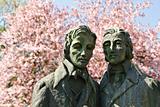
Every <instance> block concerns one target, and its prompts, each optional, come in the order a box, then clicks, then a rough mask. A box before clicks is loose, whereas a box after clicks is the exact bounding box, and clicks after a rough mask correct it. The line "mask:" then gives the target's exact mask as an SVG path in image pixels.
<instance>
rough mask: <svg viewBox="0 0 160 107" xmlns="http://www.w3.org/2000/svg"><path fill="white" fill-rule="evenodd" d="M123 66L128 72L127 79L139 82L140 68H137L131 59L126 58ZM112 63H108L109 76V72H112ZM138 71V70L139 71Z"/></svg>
mask: <svg viewBox="0 0 160 107" xmlns="http://www.w3.org/2000/svg"><path fill="white" fill-rule="evenodd" d="M121 66H122V67H123V69H124V72H125V73H126V79H128V80H131V81H132V82H133V83H137V82H138V77H139V73H138V72H139V70H138V69H137V67H136V66H134V64H132V63H131V61H130V60H125V61H124V62H123V63H122V64H121ZM112 67H113V66H112V65H111V64H109V65H108V73H107V74H108V76H109V72H112V71H111V69H112ZM137 71H138V72H137Z"/></svg>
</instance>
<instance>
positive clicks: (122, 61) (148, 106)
mask: <svg viewBox="0 0 160 107" xmlns="http://www.w3.org/2000/svg"><path fill="white" fill-rule="evenodd" d="M103 50H104V54H105V59H106V61H107V62H109V65H108V69H107V71H106V72H105V74H104V76H103V79H102V81H101V83H100V100H101V101H100V102H101V103H100V104H101V107H160V101H159V99H160V83H159V81H157V80H154V79H153V78H151V77H149V76H147V75H146V74H144V73H142V72H141V70H140V69H139V68H138V67H137V66H136V65H134V64H132V63H131V59H132V58H133V54H132V50H133V48H132V42H131V39H130V35H129V33H128V32H126V31H124V30H123V29H119V28H113V29H108V30H107V31H106V32H105V34H104V41H103Z"/></svg>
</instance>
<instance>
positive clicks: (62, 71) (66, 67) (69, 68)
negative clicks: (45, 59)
mask: <svg viewBox="0 0 160 107" xmlns="http://www.w3.org/2000/svg"><path fill="white" fill-rule="evenodd" d="M76 70H81V71H82V72H83V74H82V75H83V76H84V79H85V80H87V78H88V76H89V74H88V72H87V69H86V68H85V69H78V68H76V67H75V66H74V65H73V64H72V63H71V62H69V61H68V60H67V59H64V60H63V62H62V63H61V64H60V66H59V67H58V68H57V69H56V71H55V81H54V86H53V87H56V86H57V85H58V83H59V82H60V81H61V80H62V79H63V78H65V77H66V76H67V75H68V76H70V75H73V76H74V75H75V73H74V71H76Z"/></svg>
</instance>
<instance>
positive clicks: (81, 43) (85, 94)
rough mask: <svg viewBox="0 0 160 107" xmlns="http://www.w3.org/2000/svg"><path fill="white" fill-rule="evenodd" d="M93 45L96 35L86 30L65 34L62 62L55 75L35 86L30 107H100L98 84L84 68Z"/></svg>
mask: <svg viewBox="0 0 160 107" xmlns="http://www.w3.org/2000/svg"><path fill="white" fill-rule="evenodd" d="M95 41H96V35H95V34H94V33H93V32H91V31H90V29H89V28H88V27H87V26H79V27H78V28H75V29H73V30H71V31H70V32H69V33H68V34H66V38H65V49H64V60H63V62H62V63H61V64H60V65H59V67H58V68H57V69H56V71H55V72H53V73H51V74H49V75H47V76H46V77H44V78H42V79H41V80H39V81H38V82H37V83H36V85H35V87H34V91H33V96H32V107H99V105H98V96H97V92H98V84H97V82H95V81H94V80H93V79H92V78H91V77H90V75H89V74H88V71H87V68H86V65H87V64H88V62H89V60H90V58H91V57H92V53H93V49H94V47H95Z"/></svg>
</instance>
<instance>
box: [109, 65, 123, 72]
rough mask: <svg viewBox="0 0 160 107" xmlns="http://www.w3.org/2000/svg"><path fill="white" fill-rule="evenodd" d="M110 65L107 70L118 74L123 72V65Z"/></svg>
mask: <svg viewBox="0 0 160 107" xmlns="http://www.w3.org/2000/svg"><path fill="white" fill-rule="evenodd" d="M110 66H111V69H110V71H109V72H110V73H115V74H118V73H123V72H125V70H124V67H123V65H122V64H117V65H110Z"/></svg>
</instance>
